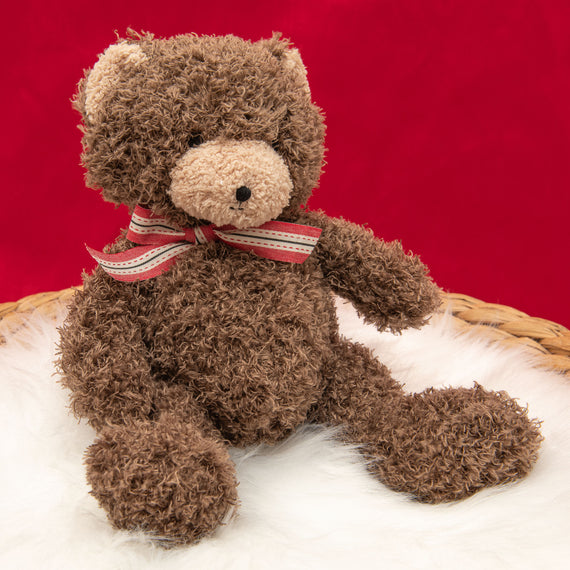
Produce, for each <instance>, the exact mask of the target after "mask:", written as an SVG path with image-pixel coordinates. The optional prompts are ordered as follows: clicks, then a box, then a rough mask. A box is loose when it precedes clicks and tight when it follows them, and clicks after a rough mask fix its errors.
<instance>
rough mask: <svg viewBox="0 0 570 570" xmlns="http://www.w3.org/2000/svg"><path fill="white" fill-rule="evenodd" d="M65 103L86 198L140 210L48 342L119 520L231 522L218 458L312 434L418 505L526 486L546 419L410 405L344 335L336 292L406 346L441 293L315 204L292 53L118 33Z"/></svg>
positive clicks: (230, 41) (448, 400)
mask: <svg viewBox="0 0 570 570" xmlns="http://www.w3.org/2000/svg"><path fill="white" fill-rule="evenodd" d="M74 106H75V108H76V109H77V110H78V111H79V112H80V113H81V116H82V132H83V155H82V160H83V164H84V166H85V168H86V173H87V174H86V181H87V185H88V186H90V187H92V188H95V189H98V190H100V191H101V193H102V196H103V198H104V199H106V200H108V201H111V202H114V203H115V204H126V205H127V206H128V208H129V210H130V212H131V213H132V218H131V222H130V225H129V228H128V229H127V230H126V231H123V233H122V235H121V236H120V237H119V238H118V239H117V241H116V242H115V243H114V244H112V245H111V246H108V247H107V248H106V249H105V250H104V251H103V252H98V251H95V250H91V253H92V255H93V257H95V259H96V260H97V261H98V266H97V267H96V269H95V270H94V272H93V273H92V274H90V275H84V285H83V288H82V289H81V290H78V291H77V292H76V294H75V296H74V298H73V300H72V303H71V305H70V308H69V313H68V316H67V319H66V321H65V323H64V325H63V326H62V329H61V341H60V347H59V349H60V360H59V367H60V371H61V376H62V383H63V385H64V386H65V387H66V388H68V389H69V391H70V399H71V408H72V410H73V411H74V412H75V414H76V415H77V416H79V417H80V418H85V419H86V420H87V421H88V423H89V424H90V425H91V426H92V427H93V428H94V429H95V430H96V434H97V437H96V439H95V441H94V443H93V444H92V445H91V446H90V447H89V448H88V449H87V451H86V458H85V465H86V473H87V480H88V483H89V485H90V486H91V489H92V491H91V492H92V494H93V495H94V496H95V497H96V499H97V500H98V502H99V503H100V505H101V506H102V507H103V508H104V509H105V510H106V512H107V515H108V518H109V520H110V521H111V523H112V524H113V525H114V526H115V527H116V528H119V529H127V530H142V531H145V532H147V533H149V535H151V536H153V537H155V538H156V539H157V540H159V542H160V541H163V542H164V544H167V545H181V544H190V543H193V542H195V541H197V540H199V539H201V538H202V537H204V536H207V535H210V534H211V533H212V532H214V530H215V529H216V528H217V527H218V526H219V525H221V524H225V523H226V522H227V521H229V520H231V518H232V517H233V516H236V513H237V512H239V509H238V507H239V499H238V491H237V480H236V471H235V466H234V464H233V463H232V460H231V457H230V454H229V450H230V446H237V447H244V446H249V445H254V444H266V445H272V444H275V443H276V442H279V441H282V440H283V439H284V438H286V437H287V436H289V435H290V434H292V433H293V431H294V430H295V429H296V428H297V427H299V426H300V425H302V424H304V423H307V422H313V423H317V424H323V425H329V426H342V430H341V434H342V435H341V436H340V437H342V439H343V440H344V441H346V442H350V443H352V444H356V445H358V446H359V448H360V449H361V451H362V453H363V454H364V456H365V458H366V460H367V465H368V469H369V470H370V472H371V474H372V475H373V476H375V477H377V478H378V479H379V480H380V481H381V482H382V483H383V484H385V485H387V486H388V487H389V488H391V489H393V490H395V491H400V492H404V493H407V494H409V495H410V497H413V498H415V499H416V500H419V501H422V502H426V503H440V502H447V501H455V500H459V499H463V498H465V497H468V496H470V495H472V494H473V493H475V492H477V491H478V490H480V489H482V488H484V487H487V486H491V485H499V484H503V483H508V482H512V481H515V480H517V479H519V478H521V477H523V476H525V475H526V474H527V473H528V472H529V470H530V469H531V467H532V465H533V463H534V462H535V461H536V458H537V452H538V448H539V445H540V441H541V435H540V431H539V422H538V421H537V420H534V419H530V418H529V417H528V415H527V411H526V410H525V409H524V408H522V407H521V406H519V405H518V404H517V402H516V401H515V400H514V399H512V398H510V397H509V396H508V395H507V394H506V393H504V392H492V391H487V390H485V389H483V388H482V387H481V386H479V385H477V384H475V386H474V387H473V388H443V389H428V390H425V391H423V392H421V393H414V394H411V393H407V392H406V391H405V390H404V389H403V387H402V386H401V385H400V384H399V383H398V382H397V381H396V380H395V379H393V378H392V376H391V374H390V371H389V370H388V368H387V367H386V366H385V365H383V364H382V363H381V362H380V361H379V360H378V359H377V358H376V357H375V356H374V355H373V354H372V353H371V351H370V350H369V349H368V348H365V347H364V346H362V345H359V344H356V343H352V342H349V341H348V340H347V339H345V338H343V337H342V336H341V335H340V333H339V326H338V322H337V316H336V311H335V297H336V296H339V297H342V298H344V299H346V300H348V301H350V302H351V303H352V304H353V305H354V307H355V308H356V310H357V311H358V313H359V314H360V315H361V316H362V317H363V318H364V319H365V321H366V322H367V323H372V324H373V325H374V326H376V327H377V329H378V330H380V331H384V330H388V331H392V332H394V333H398V332H400V331H402V330H403V329H405V328H407V327H416V328H417V327H420V326H422V325H424V324H425V323H426V322H427V321H428V319H429V317H430V315H431V314H432V313H433V312H434V311H435V310H436V309H437V307H438V306H439V304H440V290H439V288H438V287H437V286H436V285H435V284H434V282H433V281H432V279H431V277H430V276H429V274H428V270H427V268H426V267H425V266H424V265H423V264H422V263H421V262H420V260H419V259H418V257H416V256H413V255H412V254H410V253H407V252H405V251H404V250H403V248H402V246H401V245H400V243H398V242H394V243H386V242H384V241H382V240H380V239H378V238H376V237H375V236H374V235H373V233H372V232H371V231H369V230H368V229H365V228H363V227H360V226H357V225H354V224H352V223H350V222H348V221H345V220H343V219H335V218H331V217H328V216H327V215H326V214H324V213H323V212H320V211H311V210H310V209H309V208H308V207H307V205H306V204H307V201H308V199H309V197H310V196H311V193H312V191H313V189H314V188H315V187H316V186H317V183H318V180H319V177H320V174H321V169H322V164H323V153H324V130H325V129H324V122H323V113H322V111H321V110H320V109H319V107H317V106H316V105H315V104H314V103H313V102H312V98H311V92H310V89H309V84H308V82H307V72H306V69H305V67H304V65H303V62H302V60H301V57H300V55H299V52H298V50H297V49H296V48H294V47H293V46H292V45H291V43H290V42H289V41H288V40H285V39H283V38H282V37H281V36H280V35H279V34H274V35H273V36H272V37H271V38H269V39H263V40H260V41H256V42H251V41H245V40H243V39H240V38H238V37H235V36H231V35H229V36H197V35H195V34H189V35H181V36H176V37H172V38H168V39H162V38H156V37H154V36H153V35H152V34H150V33H142V34H138V33H135V32H133V31H129V33H128V35H127V36H126V37H125V38H120V39H118V41H117V42H116V43H115V44H113V45H111V46H110V47H108V48H107V49H106V51H105V52H104V53H103V54H102V55H100V57H99V59H98V61H97V63H96V64H95V65H94V67H93V68H92V69H90V70H87V71H86V73H85V77H84V78H83V80H82V81H81V82H80V83H79V86H78V91H77V94H76V97H75V99H74ZM356 192H357V190H356V189H354V190H351V194H352V195H353V196H354V194H355V193H356Z"/></svg>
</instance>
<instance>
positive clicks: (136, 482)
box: [86, 418, 237, 546]
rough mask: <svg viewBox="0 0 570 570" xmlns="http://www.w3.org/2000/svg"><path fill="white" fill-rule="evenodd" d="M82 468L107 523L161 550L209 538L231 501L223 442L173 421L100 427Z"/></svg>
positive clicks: (232, 485)
mask: <svg viewBox="0 0 570 570" xmlns="http://www.w3.org/2000/svg"><path fill="white" fill-rule="evenodd" d="M163 420H164V421H163ZM86 464H87V478H88V481H89V483H90V485H91V487H92V489H93V490H92V494H93V495H94V496H95V497H96V498H97V500H98V501H99V503H100V504H101V506H102V507H103V508H104V509H105V510H106V511H107V513H108V516H109V519H110V520H111V522H112V523H113V524H114V525H115V526H116V527H117V528H119V529H125V530H143V531H146V532H149V533H151V534H152V535H153V536H154V537H156V538H159V539H161V545H163V546H169V545H173V546H174V545H179V544H188V543H192V542H195V541H196V540H198V539H200V538H202V537H203V536H205V535H208V534H210V533H211V532H213V531H214V530H215V529H216V528H217V527H218V526H219V525H220V524H222V522H223V521H224V519H226V518H227V517H228V516H229V515H230V514H231V510H232V508H233V507H234V506H235V505H236V503H237V489H236V486H237V484H236V479H235V471H234V465H233V463H232V461H231V459H230V457H229V455H228V452H227V450H226V448H225V446H224V444H223V443H222V442H220V441H217V440H215V439H212V438H209V437H206V436H205V435H204V434H203V433H201V432H200V431H199V430H198V429H196V428H195V427H193V426H188V425H184V424H182V423H180V422H177V421H176V420H175V419H174V418H161V421H159V422H147V423H142V422H141V423H138V424H136V425H130V426H125V427H112V428H111V427H109V428H105V429H104V430H102V432H101V434H100V437H99V438H98V439H97V440H96V441H95V443H94V444H93V445H92V446H91V447H90V448H89V450H88V452H87V458H86Z"/></svg>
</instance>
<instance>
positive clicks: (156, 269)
mask: <svg viewBox="0 0 570 570" xmlns="http://www.w3.org/2000/svg"><path fill="white" fill-rule="evenodd" d="M86 247H87V246H86ZM192 247H194V245H193V244H190V243H188V242H175V243H169V244H166V245H161V246H158V247H156V246H152V245H150V246H140V247H133V248H131V249H128V250H126V251H123V252H121V253H103V252H101V251H97V250H94V249H91V248H90V247H87V251H88V252H89V254H90V255H91V257H93V258H94V259H95V260H96V261H97V263H99V266H100V267H101V269H102V270H103V271H105V273H107V274H108V275H110V276H111V277H112V278H113V279H116V280H117V281H123V282H133V281H145V280H147V279H152V278H153V277H157V276H158V275H160V274H161V273H164V272H165V271H166V270H167V269H168V268H169V267H170V266H171V265H173V264H174V262H175V261H176V258H177V257H178V256H179V255H180V254H182V253H184V252H185V251H187V250H188V249H190V248H192Z"/></svg>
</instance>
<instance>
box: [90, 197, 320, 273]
mask: <svg viewBox="0 0 570 570" xmlns="http://www.w3.org/2000/svg"><path fill="white" fill-rule="evenodd" d="M321 232H322V230H321V229H320V228H315V227H312V226H304V225H301V224H292V223H289V222H276V221H271V222H267V223H265V224H263V225H262V226H259V227H258V228H245V229H240V228H234V227H233V226H221V227H217V226H214V225H207V226H197V227H194V228H186V229H178V228H175V227H174V226H172V225H171V224H170V223H169V222H168V221H167V220H166V219H165V218H162V217H160V216H157V215H156V214H153V213H152V212H151V211H150V210H147V209H146V208H143V207H141V206H137V207H136V208H135V211H134V212H133V215H132V218H131V223H130V225H129V229H128V232H127V239H128V240H130V241H132V242H133V243H136V244H139V245H137V246H135V247H133V248H131V249H128V250H127V251H123V252H121V253H103V252H100V251H95V250H93V249H91V248H89V247H88V248H87V250H88V251H89V253H90V254H91V256H92V257H93V258H94V259H95V260H96V261H97V262H98V263H99V265H100V266H101V268H102V269H103V270H104V271H106V272H107V273H108V274H109V275H110V276H111V277H113V278H114V279H117V280H118V281H137V280H140V281H144V280H145V279H151V278H152V277H156V276H157V275H160V274H161V273H164V272H165V271H166V270H167V269H168V268H169V267H170V266H171V265H172V264H173V263H175V261H176V258H177V257H178V256H179V255H181V254H182V253H184V252H185V251H188V250H189V249H190V248H191V247H195V245H196V244H204V243H208V242H211V241H221V242H223V243H225V244H227V245H229V246H231V247H235V248H237V249H241V250H244V251H251V252H253V253H255V254H256V255H259V256H260V257H264V258H266V259H272V260H275V261H286V262H289V263H303V262H304V261H305V259H307V257H309V255H310V254H311V252H312V251H313V249H314V248H315V246H316V244H317V241H318V240H319V236H320V235H321Z"/></svg>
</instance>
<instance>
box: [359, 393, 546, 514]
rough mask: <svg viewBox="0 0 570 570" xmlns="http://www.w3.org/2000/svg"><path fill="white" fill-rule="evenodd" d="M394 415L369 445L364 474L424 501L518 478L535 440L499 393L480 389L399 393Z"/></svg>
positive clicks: (533, 453) (533, 423)
mask: <svg viewBox="0 0 570 570" xmlns="http://www.w3.org/2000/svg"><path fill="white" fill-rule="evenodd" d="M394 414H395V416H394V419H393V425H392V429H391V430H390V431H389V432H388V433H384V434H383V435H382V437H381V441H378V442H377V444H376V445H374V444H373V445H372V446H370V448H369V449H370V451H371V453H370V457H371V459H372V462H371V470H372V471H373V472H375V473H376V474H377V475H378V476H379V478H380V479H381V480H382V481H383V482H384V483H385V484H387V485H388V486H389V487H391V488H393V489H395V490H398V491H403V492H408V493H411V494H413V495H414V496H415V497H416V498H417V499H418V500H420V501H423V502H428V503H439V502H444V501H454V500H459V499H463V498H465V497H468V496H470V495H472V494H473V493H475V492H477V491H479V490H480V489H482V488H484V487H490V486H495V485H501V484H504V483H509V482H512V481H515V480H517V479H520V478H522V477H524V476H525V475H527V473H528V472H529V471H530V470H531V468H532V465H533V464H534V463H535V461H536V459H537V452H538V448H539V446H540V442H541V441H542V437H541V435H540V432H539V425H540V422H538V421H537V420H531V419H529V418H528V416H527V413H526V410H525V409H523V408H521V407H520V406H519V405H518V404H517V403H516V401H515V400H513V399H511V398H509V396H508V395H507V394H505V393H504V392H489V391H487V390H484V389H483V388H482V387H481V386H479V385H476V386H475V388H473V389H468V388H448V389H444V390H434V389H428V390H426V391H424V392H422V393H420V394H413V395H410V396H405V397H404V400H403V402H402V406H401V408H400V410H398V411H395V410H394Z"/></svg>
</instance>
